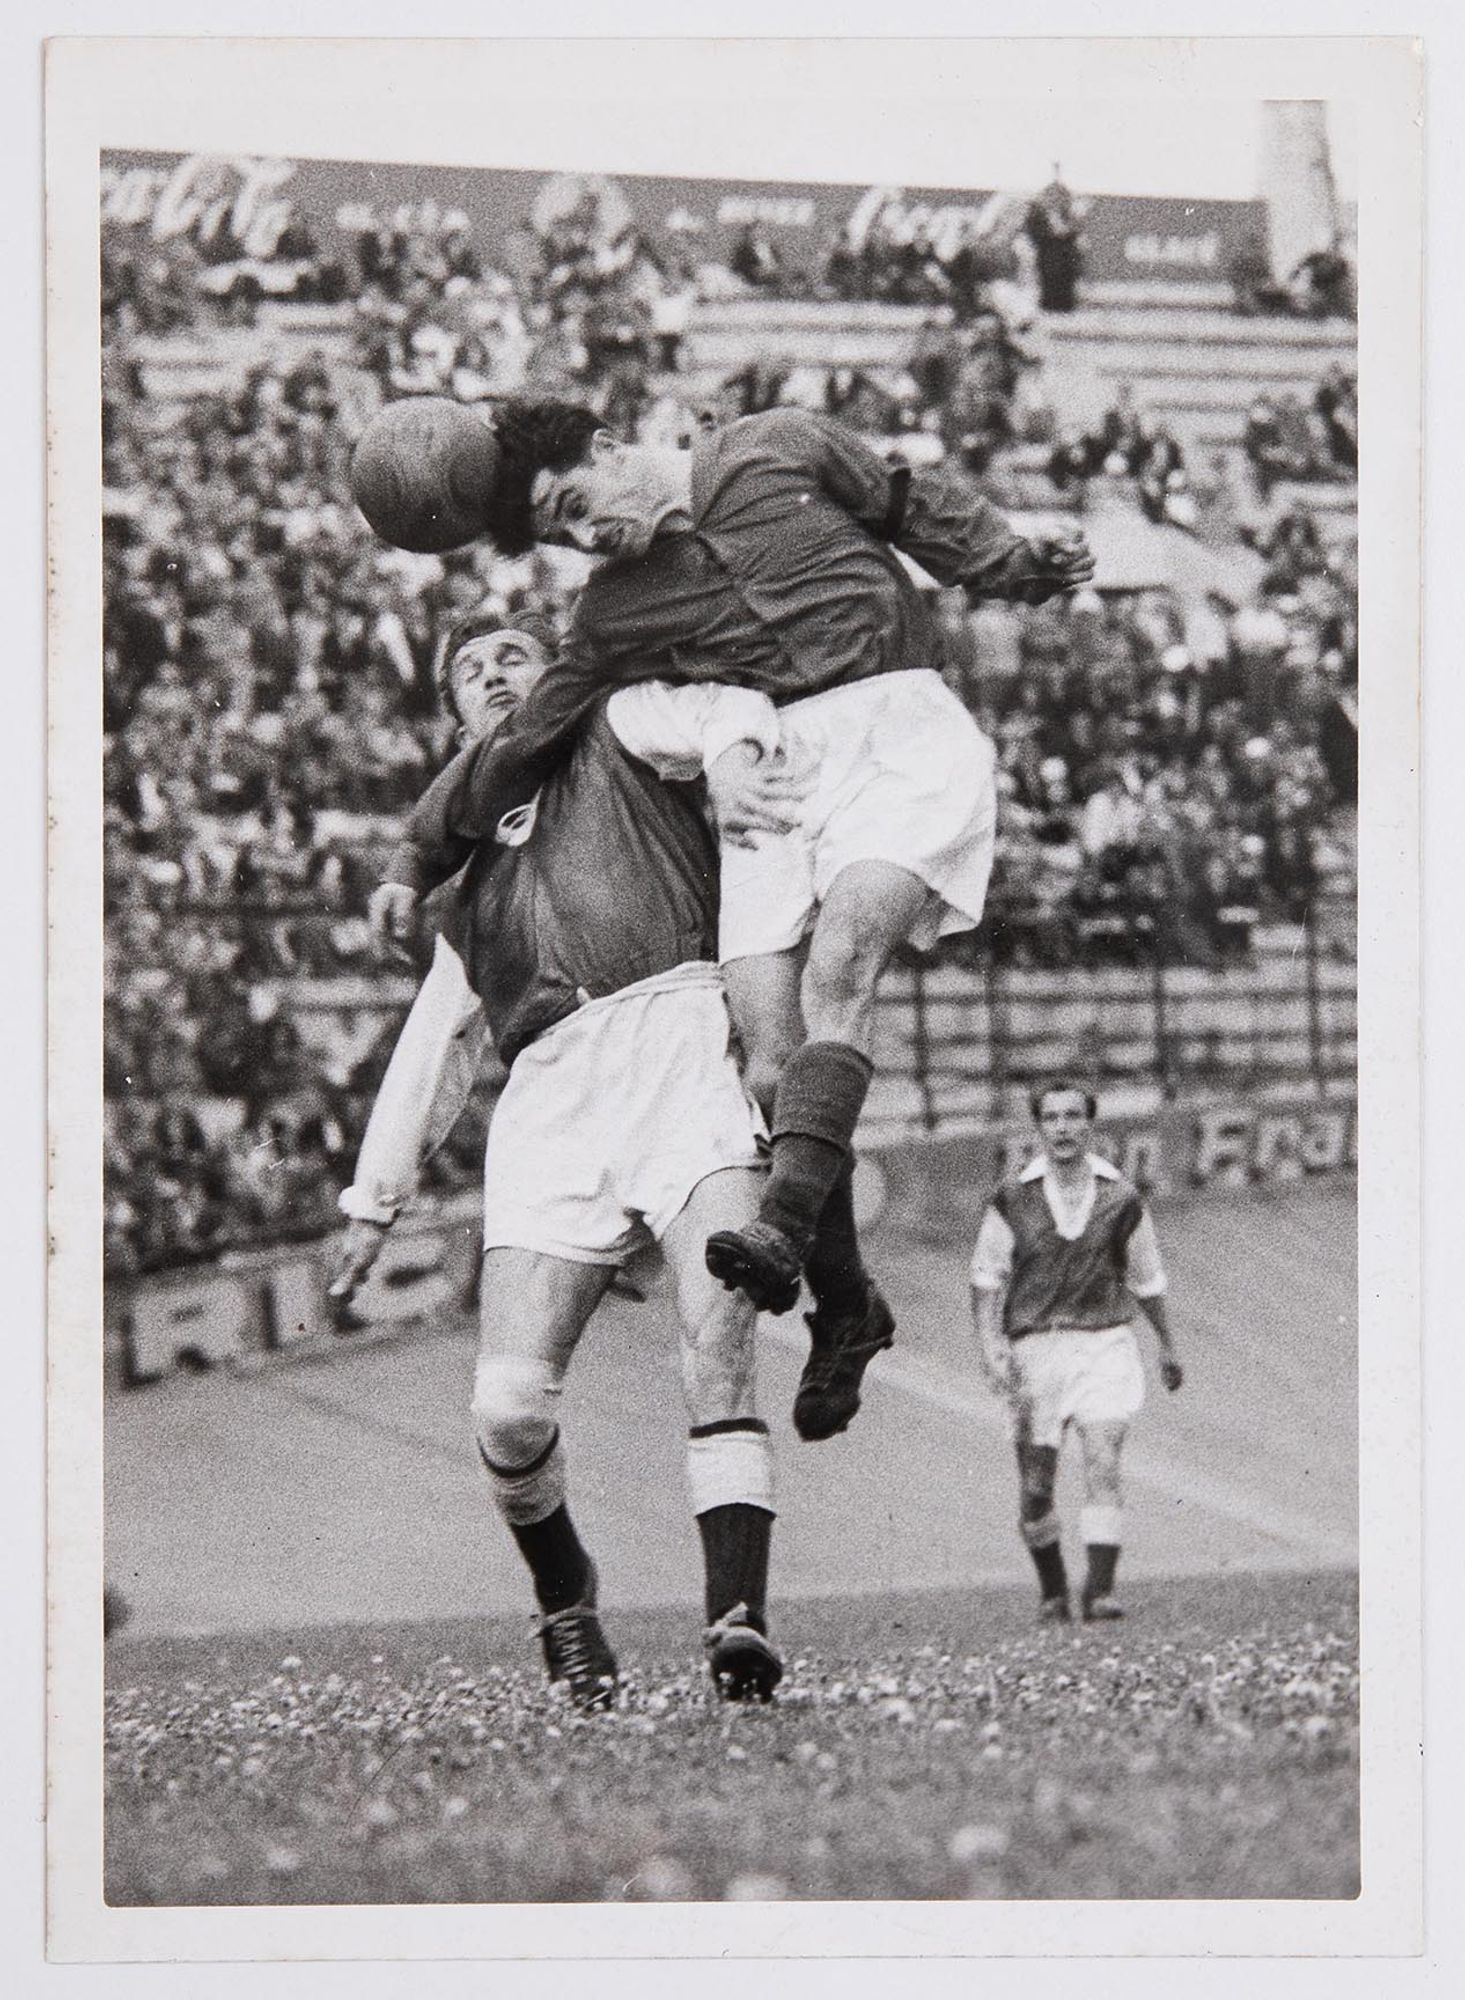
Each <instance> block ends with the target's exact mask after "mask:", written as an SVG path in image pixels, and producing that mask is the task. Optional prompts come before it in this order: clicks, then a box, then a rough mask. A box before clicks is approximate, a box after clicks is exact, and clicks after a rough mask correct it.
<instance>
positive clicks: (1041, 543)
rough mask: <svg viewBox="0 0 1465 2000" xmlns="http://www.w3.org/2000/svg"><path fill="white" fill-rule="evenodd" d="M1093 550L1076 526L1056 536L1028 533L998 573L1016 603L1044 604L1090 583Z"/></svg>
mask: <svg viewBox="0 0 1465 2000" xmlns="http://www.w3.org/2000/svg"><path fill="white" fill-rule="evenodd" d="M1094 568H1095V564H1094V552H1093V550H1092V549H1091V548H1090V547H1089V545H1088V542H1087V541H1086V540H1085V538H1084V535H1083V533H1082V531H1081V530H1080V529H1077V528H1073V529H1070V530H1068V531H1067V532H1066V533H1064V534H1059V535H1030V536H1029V537H1028V538H1027V539H1026V540H1025V541H1022V542H1019V543H1018V545H1017V547H1016V548H1015V549H1014V550H1013V552H1012V554H1011V556H1010V557H1009V558H1008V561H1007V564H1006V567H1005V569H1004V571H1003V573H1002V576H1003V581H1004V582H1005V584H1006V586H1007V588H1006V592H1005V593H1004V594H1006V595H1010V596H1011V597H1012V598H1013V599H1015V601H1016V602H1017V603H1019V604H1046V603H1047V602H1048V599H1049V598H1050V597H1062V596H1064V595H1065V594H1066V593H1067V592H1069V591H1071V590H1078V589H1080V588H1081V587H1082V586H1083V585H1084V584H1086V583H1091V582H1092V581H1093V577H1094Z"/></svg>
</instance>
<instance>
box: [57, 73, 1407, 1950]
mask: <svg viewBox="0 0 1465 2000" xmlns="http://www.w3.org/2000/svg"><path fill="white" fill-rule="evenodd" d="M47 69H48V97H47V107H48V112H47V116H48V130H47V215H48V252H49V255H48V274H47V309H48V404H49V412H50V415H49V426H48V444H49V454H48V457H49V464H48V475H49V477H48V494H47V507H48V544H49V551H48V553H49V575H50V579H51V585H52V601H51V611H50V625H49V655H50V668H49V671H50V714H49V732H48V744H49V764H50V785H51V815H52V819H51V841H50V857H49V859H50V885H51V926H52V936H53V938H61V939H64V940H65V944H64V950H60V949H58V950H53V953H52V959H51V969H50V995H49V1022H50V1040H51V1085H50V1125H51V1136H52V1144H53V1148H54V1153H53V1167H52V1174H53V1179H52V1195H51V1212H50V1233H51V1236H52V1239H53V1241H54V1244H55V1254H54V1259H53V1264H52V1270H51V1282H50V1334H49V1341H50V1346H49V1374H48V1397H49V1419H48V1423H49V1428H48V1440H49V1442H48V1452H49V1507H50V1607H51V1621H50V1633H49V1646H50V1652H49V1663H50V1677H49V1690H48V1708H49V1724H50V1736H49V1744H50V1766H49V1818H50V1859H49V1942H50V1951H51V1953H52V1955H53V1956H54V1957H56V1958H58V1959H63V1960H74V1961H92V1960H106V1961H112V1962H124V1961H155V1960H219V1959H229V1960H254V1959H264V1958H289V1959H363V1960H370V1959H378V1958H387V1957H390V1958H404V1957H405V1958H422V1959H455V1958H457V1959H461V1958H489V1959H498V1958H504V1959H512V1958H520V1957H523V1958H542V1957H553V1958H598V1959H615V1958H628V1959H629V1958H635V1959H647V1958H666V1957H701V1956H719V1955H723V1954H729V1955H732V1956H736V1957H749V1958H762V1957H777V1958H792V1957H802V1956H813V1957H825V1956H828V1957H837V1958H847V1957H849V1956H852V1955H859V1956H872V1957H881V1956H890V1955H899V1956H920V1955H925V1954H935V1955H939V1956H989V1955H999V1954H1004V1955H1005V1954H1024V1953H1033V1954H1044V1955H1062V1956H1065V1957H1068V1956H1087V1955H1095V1956H1100V1955H1116V1956H1128V1955H1156V1954H1158V1955H1174V1956H1190V1955H1201V1954H1228V1955H1237V1954H1245V1955H1262V1956H1265V1955H1272V1954H1278V1955H1286V1954H1309V1955H1320V1956H1326V1955H1330V1954H1339V1955H1358V1954H1374V1953H1407V1952H1410V1951H1414V1950H1417V1949H1419V1943H1420V1936H1421V1931H1420V1925H1421V1902H1420V1897H1421V1881H1422V1862H1421V1805H1420V1772H1419V1742H1420V1738H1421V1718H1420V1704H1421V1661H1420V1616H1421V1589H1420V1547H1421V1534H1420V1525H1421V1524H1420V1506H1419V1494H1420V1416H1419V1390H1420V1374H1419V1355H1418V1345H1417V1339H1416V1338H1415V1337H1414V1329H1416V1328H1417V1326H1418V1321H1419V1275H1418V1272H1419V1265H1418V1243H1419V1216H1420V1175H1419V1136H1420V1134H1419V1115H1418V1103H1419V1094H1418V1093H1419V1058H1418V1046H1417V1041H1416V1039H1415V1038H1414V1037H1412V1036H1410V1035H1409V1034H1407V1033H1405V1034H1402V1035H1401V1034H1400V1033H1399V1024H1400V1023H1407V1022H1410V1021H1413V1020H1416V1019H1417V1018H1418V1012H1419V920H1418V881H1419V866H1418V838H1419V802H1418V792H1417V770H1418V754H1419V735H1418V709H1417V696H1418V686H1419V627H1420V607H1419V489H1420V421H1419V397H1420V365H1419V353H1420V303H1419V301H1420V277H1421V254H1420V215H1421V192H1420V177H1421V144H1420V132H1419V124H1418V113H1419V107H1420V93H1421V77H1420V68H1419V63H1418V54H1417V50H1416V49H1415V48H1414V47H1413V46H1412V45H1411V44H1409V43H1408V42H1407V41H1404V40H1402V39H1377V40H1371V41H1361V40H1351V41H1350V40H1336V41H1323V40H1310V41H1301V40H1288V39H1279V40H1273V41H1268V42H1255V41H1205V42H1196V41H1188V42H1179V41H1173V42H1161V41H1129V42H1114V41H1082V40H1066V41H1045V42H1041V43H1039V42H989V41H984V42H978V41H952V42H943V43H934V42H930V41H922V42H890V41H880V42H865V41H844V42H818V41H788V42H742V41H717V42H712V41H706V42H686V41H661V40H658V41H636V40H618V41H613V42H592V41H584V40H575V41H563V42H518V43H512V42H482V41H480V42H472V41H453V42H446V41H438V42H393V43H383V42H349V41H334V42H309V41H299V42H281V41H264V40H260V41H237V40H224V39H215V40H211V41H181V40H180V41H169V40H148V41H142V40H138V39H128V40H114V41H102V40H95V41H71V42H66V41H63V42H58V43H53V44H52V45H51V47H50V50H49V55H48V65H47ZM384 79H385V80H386V85H387V86H388V87H384ZM1177 94H1178V95H1181V96H1186V95H1190V96H1204V97H1207V98H1221V99H1234V100H1235V101H1236V102H1237V103H1238V104H1243V103H1244V104H1247V105H1254V104H1255V103H1256V102H1257V101H1258V100H1259V99H1261V98H1266V97H1271V98H1289V97H1299V98H1302V97H1305V98H1325V99H1328V100H1330V101H1344V102H1349V103H1351V104H1352V105H1353V106H1354V107H1355V114H1356V118H1357V128H1358V157H1359V187H1358V210H1359V212H1358V234H1359V246H1360V288H1359V289H1360V301H1361V303H1360V318H1359V368H1360V381H1361V384H1362V390H1363V393H1362V401H1361V437H1360V456H1361V461H1362V463H1363V465H1364V467H1365V478H1364V481H1363V485H1362V487H1361V491H1360V538H1361V572H1360V574H1361V633H1360V636H1361V647H1362V656H1363V658H1364V660H1365V662H1366V671H1365V674H1364V677H1363V682H1362V688H1361V711H1362V730H1361V735H1362V744H1361V773H1360V802H1361V810H1360V846H1359V863H1360V936H1359V981H1360V991H1359V1051H1360V1054H1359V1063H1360V1100H1359V1124H1360V1156H1361V1165H1360V1213H1361V1222H1362V1227H1361V1232H1360V1247H1359V1255H1360V1295H1361V1301H1362V1306H1363V1311H1362V1321H1361V1332H1360V1408H1361V1412H1362V1418H1361V1437H1360V1450H1361V1460H1360V1498H1361V1526H1362V1536H1361V1577H1362V1602H1363V1668H1364V1686H1365V1700H1364V1706H1363V1764H1362V1797H1363V1812H1364V1871H1363V1883H1364V1887H1363V1893H1362V1895H1361V1896H1360V1897H1359V1898H1358V1899H1357V1901H1356V1902H1352V1903H1299V1902H1275V1903H1266V1902H1255V1903H1195V1902H1191V1903H1174V1904H1165V1903H1136V1902H1127V1903H1046V1902H1045V1903H1043V1904H1040V1905H1039V1904H1023V1903H998V1904H993V1903H979V1904H971V1905H966V1904H944V1903H921V1904H898V1905H892V1904H861V1903H857V1902H842V1903H838V1904H825V1905H801V1904H783V1905H778V1906H768V1907H764V1906H757V1905H738V1906H736V1907H731V1906H730V1907H726V1908H723V1907H715V1906H698V1907H695V1908H691V1909H687V1908H680V1907H669V1908H661V1909H658V1908H655V1907H649V1908H648V1907H639V1908H635V1909H631V1908H625V1907H619V1906H600V1905H574V1904H571V1905H556V1906H554V1907H553V1908H535V1907H532V1906H492V1907H486V1906H485V1907H480V1906H474V1907H463V1906H451V1907H445V1906H439V1905H434V1906H424V1907H412V1908H403V1907H393V1908H383V1907H375V1908H363V1907H339V1908H329V1909H258V1908H250V1909H232V1910H226V1909H173V1910H140V1909H126V1910H123V1909H109V1908H107V1907H106V1906H105V1905H104V1904H103V1903H102V1900H101V1880H102V1870H101V1788H100V1772H101V1706H100V1688H101V1654H100V1634H99V1629H98V1620H97V1616H96V1607H97V1605H98V1603H99V1601H100V1591H101V1422H102V1398H101V1347H100V1338H99V1335H100V1327H101V1251H100V1239H101V1232H100V1226H99V1223H100V1170H99V1161H100V1143H99V1129H100V1113H101V1064H100V1046H99V1035H98V1028H99V1023H100V1016H101V997H102V964H101V923H100V818H101V814H100V788H99V785H98V782H97V780H98V748H99V723H98V716H97V692H98V690H97V661H98V659H99V657H100V615H101V605H100V588H99V576H100V564H99V560H98V547H99V534H100V467H99V453H98V444H97V440H98V437H99V427H100V370H99V354H100V348H99V295H98V293H99V288H98V270H97V255H96V245H97V199H98V155H99V153H100V151H101V150H102V149H104V148H105V149H119V150H125V149H131V148H135V149H147V150H163V151H178V152H188V151H210V152H227V151H235V150H237V151H240V152H248V153H263V154H269V153H281V154H288V155H292V156H295V157H305V156H311V157H316V158H326V159H350V158H363V159H364V158H373V159H380V160H390V161H403V162H407V161H412V160H428V161H432V162H433V163H438V164H449V163H454V162H461V163H465V164H477V165H493V166H502V167H512V166H527V167H535V168H541V169H544V170H547V171H548V170H556V169H566V170H574V169H577V168H579V169H583V170H594V171H603V172H622V173H635V172H641V173H658V172H674V173H699V174H709V175H718V174H730V173H732V174H742V175H746V174H750V173H755V174H756V175H757V177H758V178H761V179H769V180H777V179H781V178H788V179H823V180H833V181H854V182H859V183H862V184H869V183H870V182H871V181H872V180H877V179H889V180H893V181H905V182H910V183H916V184H926V185H953V184H957V185H959V184H961V182H962V180H963V179H964V178H965V177H966V176H965V175H964V173H963V169H962V164H961V151H960V142H961V125H962V120H963V119H964V118H969V117H970V115H971V107H972V106H973V105H974V104H979V103H980V101H981V100H982V99H983V97H1003V96H1019V97H1020V96H1030V97H1043V98H1058V99H1062V98H1064V97H1065V96H1072V97H1083V98H1092V97H1094V96H1101V97H1103V98H1105V99H1109V100H1113V101H1115V102H1116V103H1123V104H1125V105H1126V106H1128V105H1141V104H1143V102H1144V101H1146V100H1151V101H1153V100H1154V99H1155V98H1156V97H1163V96H1166V95H1170V96H1174V95H1177ZM550 101H552V102H553V103H554V104H555V106H556V108H557V112H558V120H557V122H556V124H555V125H554V127H553V128H552V129H549V128H547V126H546V122H545V116H544V106H545V104H546V102H550ZM485 104H491V105H492V106H493V107H494V118H493V123H492V127H491V129H489V128H488V126H487V123H486V120H485V116H484V106H485ZM567 107H568V108H567ZM715 107H720V108H721V109H722V111H723V113H724V115H723V116H722V117H720V118H719V117H717V116H715V115H713V110H714V108H715ZM794 110H796V112H797V115H790V114H791V112H792V111H794ZM363 135H369V144H367V143H366V141H365V139H364V138H363ZM1385 1689H1387V1693H1386V1694H1385ZM1055 1938H1056V1939H1057V1940H1058V1942H1057V1943H1056V1944H1055Z"/></svg>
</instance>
